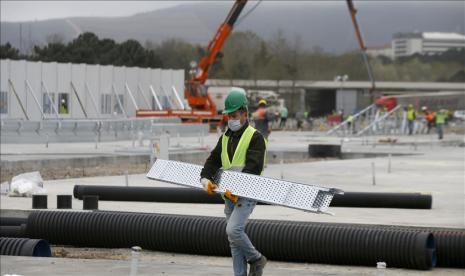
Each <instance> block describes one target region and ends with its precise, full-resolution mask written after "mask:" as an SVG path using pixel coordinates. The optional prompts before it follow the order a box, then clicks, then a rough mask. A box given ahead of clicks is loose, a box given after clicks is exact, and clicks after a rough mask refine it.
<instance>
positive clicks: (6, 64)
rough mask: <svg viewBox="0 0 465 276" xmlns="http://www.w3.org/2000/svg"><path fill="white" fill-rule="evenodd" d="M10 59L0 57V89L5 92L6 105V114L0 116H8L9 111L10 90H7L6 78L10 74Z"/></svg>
mask: <svg viewBox="0 0 465 276" xmlns="http://www.w3.org/2000/svg"><path fill="white" fill-rule="evenodd" d="M9 70H10V60H9V59H2V60H0V91H2V92H6V93H7V95H8V96H7V97H8V98H7V100H6V103H5V104H6V105H7V107H6V108H7V112H8V113H6V114H1V117H2V118H3V117H9V116H11V115H9V114H10V113H11V109H10V105H11V103H10V102H11V100H10V99H11V96H10V94H11V93H10V91H9V84H8V79H9V74H10V71H9Z"/></svg>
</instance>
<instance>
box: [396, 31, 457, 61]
mask: <svg viewBox="0 0 465 276" xmlns="http://www.w3.org/2000/svg"><path fill="white" fill-rule="evenodd" d="M461 48H465V35H462V34H459V33H439V32H424V33H396V34H394V35H393V38H392V54H393V57H394V58H399V57H405V56H410V55H413V54H416V53H418V54H427V55H433V54H438V53H442V52H445V51H447V50H449V49H461Z"/></svg>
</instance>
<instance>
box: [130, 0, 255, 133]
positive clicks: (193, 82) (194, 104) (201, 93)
mask: <svg viewBox="0 0 465 276" xmlns="http://www.w3.org/2000/svg"><path fill="white" fill-rule="evenodd" d="M246 3H247V0H236V1H235V3H234V5H233V6H232V8H231V10H230V11H229V13H228V16H227V17H226V19H225V20H224V22H223V23H222V24H221V25H220V27H219V28H218V30H217V31H216V33H215V35H214V36H213V39H212V40H211V41H210V43H209V44H208V47H207V51H206V55H205V56H204V57H202V58H201V59H200V61H199V63H198V66H197V68H196V74H195V76H194V77H193V78H192V79H190V80H188V81H187V82H186V90H185V91H184V97H185V98H186V99H187V102H188V104H189V106H190V107H191V110H137V111H136V117H180V118H181V119H182V120H183V121H184V122H209V123H211V124H210V125H211V126H214V124H216V123H218V122H219V121H220V120H221V119H222V116H221V115H218V114H217V110H216V105H215V103H214V102H213V100H212V98H211V97H210V95H208V93H207V90H206V87H205V82H206V80H207V78H208V71H209V69H210V67H211V66H212V65H213V64H214V63H215V61H216V59H217V58H218V56H219V55H220V50H221V48H222V47H223V45H224V43H225V41H226V39H227V38H228V37H229V35H230V34H231V31H232V29H233V27H234V23H235V22H236V21H237V19H238V17H239V15H240V14H241V12H242V10H243V9H244V7H245V5H246ZM212 124H213V125H212Z"/></svg>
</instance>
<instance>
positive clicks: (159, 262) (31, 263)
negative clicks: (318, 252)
mask: <svg viewBox="0 0 465 276" xmlns="http://www.w3.org/2000/svg"><path fill="white" fill-rule="evenodd" d="M126 251H129V250H126ZM113 254H117V252H114V253H113ZM119 257H120V258H121V259H118V260H108V259H71V258H34V257H19V256H1V258H0V265H1V270H0V271H1V274H2V275H5V274H13V273H14V274H19V275H35V276H49V275H76V276H81V275H107V276H119V275H121V276H123V275H124V276H126V275H130V272H131V259H130V257H129V256H127V257H126V256H121V255H119ZM231 266H232V264H231V259H230V258H225V257H209V256H198V255H184V254H178V253H176V254H170V253H163V252H151V253H150V254H149V255H146V253H143V254H142V256H141V257H140V260H139V265H138V267H137V275H170V276H185V275H192V276H197V275H199V276H200V275H202V276H203V275H232V274H233V273H232V268H231ZM264 272H265V275H267V276H284V275H315V276H316V275H321V276H323V275H350V276H355V275H370V276H371V275H372V276H381V275H383V276H391V275H392V276H394V275H409V276H410V275H411V276H420V275H422V276H423V275H431V276H432V275H463V270H460V269H448V268H436V269H434V270H431V271H416V270H407V269H397V268H389V267H388V268H386V269H377V268H376V264H374V265H373V267H360V266H337V265H321V264H305V263H284V262H271V261H270V262H269V263H268V264H267V266H266V268H265V270H264Z"/></svg>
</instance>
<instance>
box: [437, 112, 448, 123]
mask: <svg viewBox="0 0 465 276" xmlns="http://www.w3.org/2000/svg"><path fill="white" fill-rule="evenodd" d="M446 117H447V114H446V113H445V112H438V114H436V124H444V123H445V122H446Z"/></svg>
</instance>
